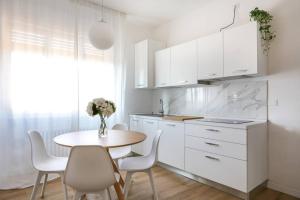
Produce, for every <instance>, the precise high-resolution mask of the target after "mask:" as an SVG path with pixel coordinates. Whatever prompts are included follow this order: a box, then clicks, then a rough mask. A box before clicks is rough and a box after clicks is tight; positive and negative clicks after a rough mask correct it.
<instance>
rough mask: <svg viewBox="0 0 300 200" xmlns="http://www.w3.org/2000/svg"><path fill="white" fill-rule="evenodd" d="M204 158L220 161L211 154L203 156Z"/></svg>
mask: <svg viewBox="0 0 300 200" xmlns="http://www.w3.org/2000/svg"><path fill="white" fill-rule="evenodd" d="M205 158H208V159H211V160H215V161H220V159H219V158H215V157H212V156H205Z"/></svg>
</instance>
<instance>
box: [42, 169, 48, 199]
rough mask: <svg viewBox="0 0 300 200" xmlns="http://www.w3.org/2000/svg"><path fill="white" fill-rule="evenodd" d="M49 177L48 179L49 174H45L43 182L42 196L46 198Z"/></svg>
mask: <svg viewBox="0 0 300 200" xmlns="http://www.w3.org/2000/svg"><path fill="white" fill-rule="evenodd" d="M47 179H48V174H45V177H44V183H43V187H42V193H41V198H44V194H45V189H46V185H47Z"/></svg>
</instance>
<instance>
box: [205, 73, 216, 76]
mask: <svg viewBox="0 0 300 200" xmlns="http://www.w3.org/2000/svg"><path fill="white" fill-rule="evenodd" d="M216 75H217V74H216V73H211V74H208V75H207V76H209V77H211V76H216Z"/></svg>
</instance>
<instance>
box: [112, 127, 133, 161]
mask: <svg viewBox="0 0 300 200" xmlns="http://www.w3.org/2000/svg"><path fill="white" fill-rule="evenodd" d="M112 129H113V130H124V131H127V130H128V126H127V124H115V125H114V126H113V127H112ZM130 153H131V147H130V146H125V147H117V148H111V149H109V154H110V156H111V158H112V159H113V160H114V161H115V163H116V165H118V159H120V158H124V157H126V156H128V155H129V154H130Z"/></svg>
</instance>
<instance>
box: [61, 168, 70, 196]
mask: <svg viewBox="0 0 300 200" xmlns="http://www.w3.org/2000/svg"><path fill="white" fill-rule="evenodd" d="M60 179H61V184H62V189H63V191H64V196H65V200H68V188H67V185H66V184H64V174H63V173H61V174H60Z"/></svg>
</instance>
